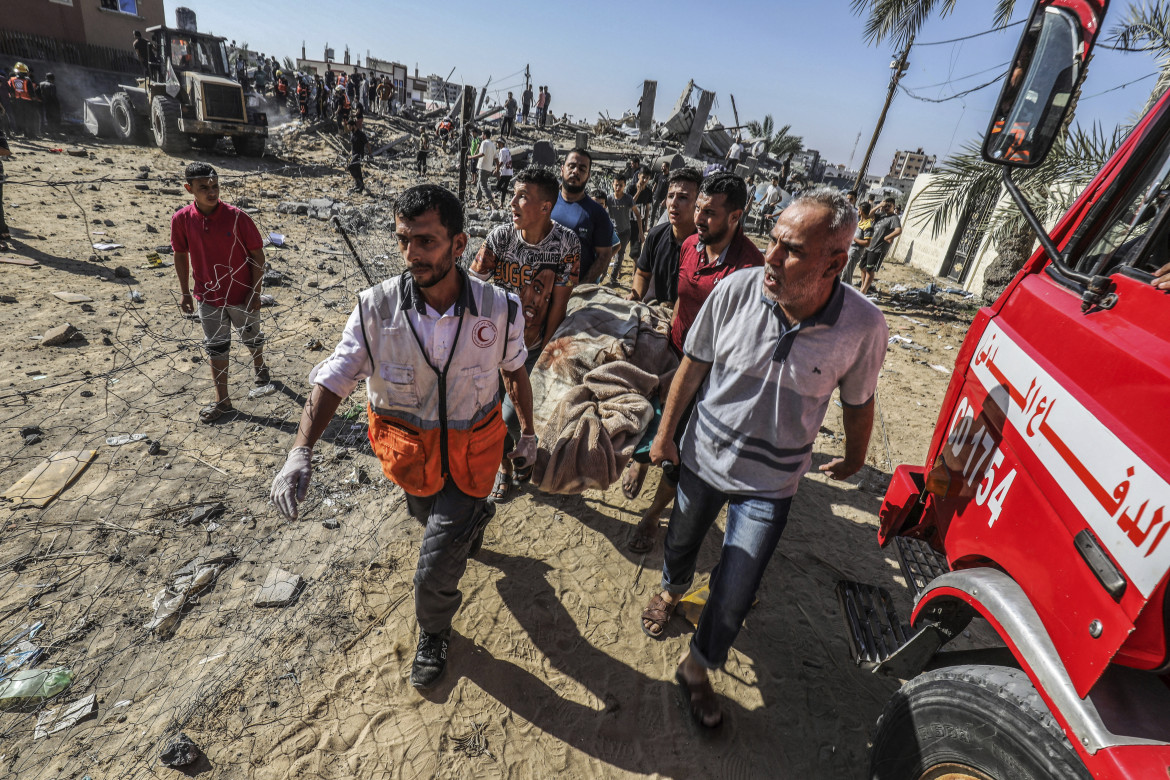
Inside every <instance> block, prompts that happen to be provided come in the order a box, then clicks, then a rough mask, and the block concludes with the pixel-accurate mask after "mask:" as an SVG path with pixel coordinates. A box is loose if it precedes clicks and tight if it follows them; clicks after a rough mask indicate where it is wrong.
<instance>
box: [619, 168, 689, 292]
mask: <svg viewBox="0 0 1170 780" xmlns="http://www.w3.org/2000/svg"><path fill="white" fill-rule="evenodd" d="M702 183H703V174H701V173H699V172H698V171H697V170H695V169H694V168H679V169H677V170H674V171H671V173H670V176H669V177H668V181H667V191H666V216H667V220H668V221H667V222H664V223H663V224H661V225H656V226H655V227H653V228H651V229H650V232H648V233H647V234H646V240H645V241H644V242H643V244H642V253H641V254H640V255H639V257H638V264H637V268H636V270H635V272H634V291H633V292H632V293H630V294H629V295H628V296H626V298H627V300H631V301H648V300H658V301H662V302H664V303H674V301H675V300H677V299H678V258H679V250H680V249H681V248H682V243H683V241H686V240H687V238H689V237H690V236H692V235H694V233H695V201H696V200H697V199H698V197H699V186H700V185H701V184H702Z"/></svg>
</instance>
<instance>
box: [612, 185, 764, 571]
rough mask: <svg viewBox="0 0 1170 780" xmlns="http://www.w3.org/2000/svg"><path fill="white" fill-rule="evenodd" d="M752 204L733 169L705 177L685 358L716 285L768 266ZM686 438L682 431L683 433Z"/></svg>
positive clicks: (679, 324)
mask: <svg viewBox="0 0 1170 780" xmlns="http://www.w3.org/2000/svg"><path fill="white" fill-rule="evenodd" d="M746 205H747V185H746V184H745V183H744V180H743V179H742V178H740V177H739V176H736V175H735V174H732V173H716V174H713V175H711V176H708V177H707V178H705V179H703V184H702V186H700V187H699V197H698V199H697V200H696V201H695V228H696V230H697V232H696V233H695V235H693V236H691V237H690V238H688V239H687V240H686V241H684V242H683V245H682V250H681V251H680V252H679V269H678V301H677V302H676V303H675V305H674V319H673V320H671V323H670V344H671V346H672V347H673V348H674V351H675V353H676V354H677V355H678V356H679V358H680V359H681V358H682V356H683V344H684V343H685V341H686V336H687V331H688V330H690V327H691V325H692V324H694V322H695V318H696V317H698V316H699V309H701V308H703V303H704V301H706V300H707V298H708V296H710V295H711V293H712V291H714V289H715V285H717V284H719V282H720V281H722V280H723V279H725V278H727V276H728V275H729V274H731V273H734V272H735V271H738V270H740V269H741V268H752V267H756V266H762V265H763V264H764V255H763V253H762V252H760V250H759V249H757V248H756V245H755V244H753V243H752V242H751V239H749V238H748V237H747V235H746V234H745V233H744V232H743V229H742V226H741V224H740V222H741V220H742V219H743V211H744V207H745V206H746ZM672 378H673V376H672V375H670V376H664V377H663V378H662V386H663V390H662V392H663V394H665V393H666V392H668V390H669V386H670V380H671V379H672ZM692 407H693V404H692V406H688V407H687V409H686V410H685V411H684V412H683V415H682V420H683V422H682V423H681V426H682V427H683V428H685V427H686V420H687V419H688V418H689V417H690V415H691V409H692ZM679 436H680V437H681V434H679ZM676 473H677V472H674V473H671V474H664V475H663V476H664V477H665V479H662V480H660V481H659V482H658V491H657V492H656V493H655V494H654V501H653V502H652V503H651V504H650V506H649V508H647V510H646V512H645V514H643V515H642V519H641V520H640V521H639V522H638V527H637V528H636V529H634V535H633V536H632V537H631V538H630V543H629V548H630V550H631V551H632V552H635V553H644V552H649V550H650V549H651V548H652V547H653V546H654V540H655V538H656V537H657V536H658V524H659V519H660V518H661V516H662V512H663V510H664V509H666V505H667V504H669V503H670V502H671V501H673V500H674V496H675V493H676V490H677V486H678V482H677V480H678V477H677V476H675V474H676Z"/></svg>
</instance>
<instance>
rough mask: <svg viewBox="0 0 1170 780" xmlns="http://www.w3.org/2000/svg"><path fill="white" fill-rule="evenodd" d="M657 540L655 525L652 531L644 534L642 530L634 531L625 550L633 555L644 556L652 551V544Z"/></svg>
mask: <svg viewBox="0 0 1170 780" xmlns="http://www.w3.org/2000/svg"><path fill="white" fill-rule="evenodd" d="M657 539H658V526H657V525H655V527H654V530H653V531H652V532H650V533H646V532H644V531H642V530H639V529H635V530H634V535H633V536H631V537H630V541H629V543H628V544H627V545H626V549H628V550H629V551H630V552H632V553H634V554H635V555H645V554H646V553H648V552H650V551H651V550H653V549H654V542H655V540H657Z"/></svg>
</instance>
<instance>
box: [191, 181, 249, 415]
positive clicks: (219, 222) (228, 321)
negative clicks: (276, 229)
mask: <svg viewBox="0 0 1170 780" xmlns="http://www.w3.org/2000/svg"><path fill="white" fill-rule="evenodd" d="M185 174H186V178H187V184H186V188H187V192H189V193H191V194H192V195H193V196H194V202H193V203H190V204H188V205H187V206H185V207H184V208H181V209H179V210H178V211H176V212H175V213H174V215H173V216H172V217H171V248H172V249H173V250H174V253H175V275H176V276H178V278H179V293H180V300H179V308H180V309H181V310H182V312H183V313H184V314H193V313H195V312H196V311H198V312H199V323H200V325H202V327H203V348H204V349H205V350H206V351H207V358H208V362H210V363H211V379H212V382H213V384H214V385H215V403H213V404H210V405H208V406H205V407H204V408H203V409H201V410H200V412H199V419H200V420H201V421H203V422H205V423H213V422H215V421H216V420H218V419H219V418H221V417H223V416H224V415H225V414H227V413H228V412H230V411H232V409H233V407H232V402H231V398H230V397H229V395H228V353H229V350H230V349H231V339H232V329H233V328H234V329H235V331H236V333H237V335H238V336H239V338H240V341H242V342H243V343H244V346H245V347H247V348H248V351H249V352H251V353H252V365H253V367H254V368H255V370H256V387H264V386H265V385H267V384H269V383H270V382H271V381H272V380H271V377H270V374H269V371H268V366H267V365H265V363H264V355H263V346H264V333H263V332H262V331H261V330H260V288H261V284H262V281H263V279H264V244H263V241H262V240H261V238H260V231H258V230H257V229H256V223H254V222H253V221H252V218H251V217H249V216H248V215H247V214H245V213H244V212H243V211H241V210H240V209H238V208H236V207H235V206H232V205H231V204H229V203H224V202H223V201H221V200H220V199H219V174H218V173H216V171H215V169H214V168H212V167H211V166H210V165H208V164H207V163H205V162H193V163H191V164H190V165H188V166H187V169H186V171H185ZM191 278H194V281H195V286H194V289H193V290H192V289H191V287H190V286H189V285H190V282H191ZM196 304H198V308H197V307H196Z"/></svg>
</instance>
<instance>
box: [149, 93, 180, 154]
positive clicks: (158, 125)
mask: <svg viewBox="0 0 1170 780" xmlns="http://www.w3.org/2000/svg"><path fill="white" fill-rule="evenodd" d="M180 112H181V109H180V108H179V104H178V102H177V101H174V100H171V99H170V98H168V97H163V96H162V95H155V96H154V99H153V100H151V101H150V129H151V130H152V131H154V143H155V145H156V146H158V148H159V149H162V150H163V151H164V152H166V153H167V154H178V153H179V152H182V151H184V150H186V148H187V139H186V138H184V137H183V135H182V134H181V133H180V132H179V115H180Z"/></svg>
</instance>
